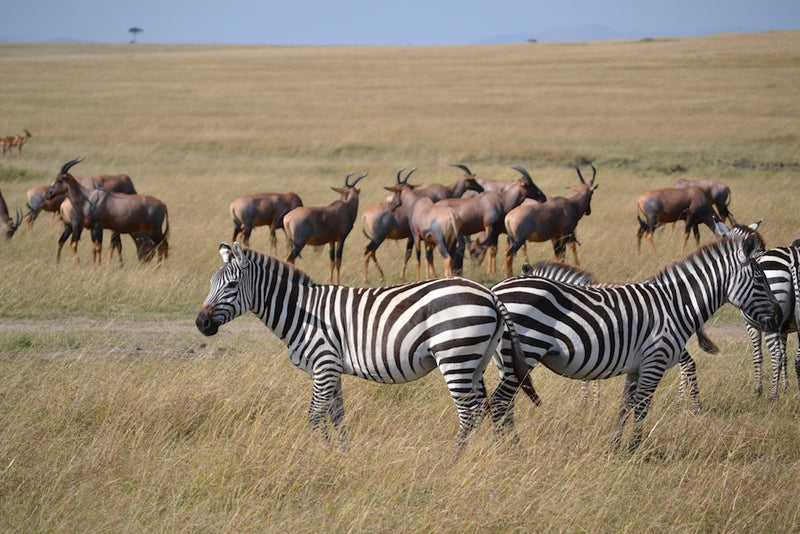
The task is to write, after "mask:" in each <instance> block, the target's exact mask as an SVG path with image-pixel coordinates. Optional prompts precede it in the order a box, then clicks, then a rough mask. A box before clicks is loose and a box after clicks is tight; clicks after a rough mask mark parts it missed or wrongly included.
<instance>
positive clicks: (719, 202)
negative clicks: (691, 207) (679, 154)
mask: <svg viewBox="0 0 800 534" xmlns="http://www.w3.org/2000/svg"><path fill="white" fill-rule="evenodd" d="M673 187H678V188H682V187H699V188H700V189H702V190H703V192H704V193H705V194H706V197H708V201H709V202H711V204H712V205H713V206H714V207H715V208H717V213H718V214H719V220H720V221H721V222H725V220H726V219H730V221H731V224H734V225H735V224H736V220H735V219H734V218H733V214H732V213H731V212H730V211H729V210H728V205H729V204H730V202H731V188H730V187H728V186H727V185H725V184H723V183H722V182H715V181H713V180H683V179H681V180H678V181H677V182H675V185H674V186H673Z"/></svg>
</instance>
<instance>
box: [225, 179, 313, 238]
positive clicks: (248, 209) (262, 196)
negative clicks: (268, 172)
mask: <svg viewBox="0 0 800 534" xmlns="http://www.w3.org/2000/svg"><path fill="white" fill-rule="evenodd" d="M302 205H303V201H302V200H301V199H300V197H299V196H298V195H297V194H296V193H293V192H288V193H256V194H253V195H242V196H240V197H238V198H236V199H234V200H233V202H231V205H230V211H231V218H232V219H233V237H232V238H231V239H232V241H236V238H237V237H238V236H239V234H242V243H243V244H244V246H246V247H249V246H250V234H251V233H252V232H253V228H255V227H256V226H269V242H270V246H271V247H272V250H273V251H275V250H276V249H277V248H278V237H277V235H276V234H275V231H276V230H278V229H279V228H283V217H284V215H286V214H287V213H289V212H290V211H291V210H293V209H295V208H299V207H300V206H302Z"/></svg>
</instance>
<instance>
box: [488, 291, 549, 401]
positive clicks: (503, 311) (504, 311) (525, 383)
mask: <svg viewBox="0 0 800 534" xmlns="http://www.w3.org/2000/svg"><path fill="white" fill-rule="evenodd" d="M495 303H496V305H497V309H498V310H499V311H500V316H501V317H502V318H503V322H504V323H505V325H506V330H507V331H508V336H509V338H510V339H511V361H512V363H513V366H514V376H515V377H516V379H517V382H519V385H520V387H521V388H522V391H524V392H525V395H527V396H528V398H529V399H530V400H531V402H532V403H533V404H534V405H535V406H540V405H541V404H542V399H541V398H540V397H539V394H538V393H536V389H534V387H533V382H532V381H531V373H530V371H531V368H530V367H528V364H527V362H526V361H525V352H524V351H523V350H522V343H521V342H520V340H519V336H518V335H517V330H516V328H514V322H513V321H512V320H511V314H509V313H508V308H506V306H505V304H503V303H502V302H501V301H500V299H498V298H497V297H495Z"/></svg>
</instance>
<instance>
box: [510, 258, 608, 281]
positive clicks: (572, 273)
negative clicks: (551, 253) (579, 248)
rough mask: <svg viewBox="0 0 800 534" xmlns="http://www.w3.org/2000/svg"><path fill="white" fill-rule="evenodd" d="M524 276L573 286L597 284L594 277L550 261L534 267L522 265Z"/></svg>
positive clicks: (538, 263)
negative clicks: (548, 279) (547, 279)
mask: <svg viewBox="0 0 800 534" xmlns="http://www.w3.org/2000/svg"><path fill="white" fill-rule="evenodd" d="M522 276H538V277H541V278H550V279H551V280H558V281H559V282H566V283H568V284H573V285H581V286H585V285H594V284H596V283H597V280H596V279H595V277H594V275H593V274H592V273H590V272H589V271H585V270H583V269H580V268H578V267H573V266H572V265H567V264H566V263H558V262H554V261H549V260H541V261H537V262H536V263H534V264H533V265H531V264H530V263H525V264H523V265H522Z"/></svg>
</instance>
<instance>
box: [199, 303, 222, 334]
mask: <svg viewBox="0 0 800 534" xmlns="http://www.w3.org/2000/svg"><path fill="white" fill-rule="evenodd" d="M212 313H213V310H211V309H205V308H203V309H202V310H200V313H198V314H197V319H196V320H195V322H194V324H195V325H196V326H197V329H198V330H200V333H202V334H203V335H205V336H213V335H214V334H216V333H217V331H218V330H219V323H217V322H216V321H215V320H214V317H213V316H212Z"/></svg>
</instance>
